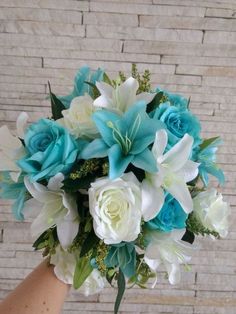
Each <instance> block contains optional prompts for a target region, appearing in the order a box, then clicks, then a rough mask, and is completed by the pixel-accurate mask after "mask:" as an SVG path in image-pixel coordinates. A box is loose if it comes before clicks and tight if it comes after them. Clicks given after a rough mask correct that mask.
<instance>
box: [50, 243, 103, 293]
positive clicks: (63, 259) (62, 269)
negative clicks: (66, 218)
mask: <svg viewBox="0 0 236 314" xmlns="http://www.w3.org/2000/svg"><path fill="white" fill-rule="evenodd" d="M50 263H51V264H53V265H54V266H55V267H54V273H55V275H56V277H57V278H58V279H59V280H61V281H63V282H64V283H66V284H69V285H72V284H73V278H74V273H75V267H76V257H75V254H73V253H69V252H68V251H66V250H64V249H63V248H62V247H61V246H60V245H58V246H57V247H56V252H55V254H53V255H52V256H51V260H50ZM104 286H105V281H104V278H103V277H102V276H101V274H100V272H99V271H98V270H97V269H94V270H93V271H92V272H91V274H90V275H89V276H88V277H87V278H86V280H85V281H84V283H83V284H82V286H81V287H80V288H79V289H78V290H76V291H77V292H79V293H83V294H84V295H85V296H89V295H91V294H95V293H98V292H99V291H101V290H102V289H103V288H104Z"/></svg>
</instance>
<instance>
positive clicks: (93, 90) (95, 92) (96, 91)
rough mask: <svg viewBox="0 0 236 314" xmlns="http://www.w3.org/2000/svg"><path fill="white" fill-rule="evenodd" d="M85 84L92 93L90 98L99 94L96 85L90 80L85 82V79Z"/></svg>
mask: <svg viewBox="0 0 236 314" xmlns="http://www.w3.org/2000/svg"><path fill="white" fill-rule="evenodd" d="M84 83H85V84H88V85H89V86H90V87H91V93H92V95H91V96H92V98H93V99H96V98H97V97H99V96H100V92H99V90H98V88H97V86H96V85H95V84H93V83H91V82H87V81H84Z"/></svg>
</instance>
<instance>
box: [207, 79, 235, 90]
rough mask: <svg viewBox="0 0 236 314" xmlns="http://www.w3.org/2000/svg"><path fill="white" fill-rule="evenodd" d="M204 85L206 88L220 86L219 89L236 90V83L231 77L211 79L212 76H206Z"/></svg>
mask: <svg viewBox="0 0 236 314" xmlns="http://www.w3.org/2000/svg"><path fill="white" fill-rule="evenodd" d="M202 83H203V85H206V86H215V87H216V86H219V87H222V86H223V87H224V86H225V87H232V88H235V87H236V82H235V80H233V79H232V78H230V77H227V76H225V77H217V76H216V77H214V76H213V77H211V76H205V77H204V78H203V82H202Z"/></svg>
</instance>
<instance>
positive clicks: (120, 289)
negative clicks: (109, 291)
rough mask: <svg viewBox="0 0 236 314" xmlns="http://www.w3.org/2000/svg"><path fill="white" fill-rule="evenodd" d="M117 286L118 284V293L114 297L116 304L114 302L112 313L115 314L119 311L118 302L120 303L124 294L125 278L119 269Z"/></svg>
mask: <svg viewBox="0 0 236 314" xmlns="http://www.w3.org/2000/svg"><path fill="white" fill-rule="evenodd" d="M117 284H118V293H117V296H116V302H115V306H114V313H115V314H117V313H118V311H119V307H120V302H121V300H122V297H123V295H124V292H125V276H124V274H123V272H122V271H121V269H119V273H118V279H117Z"/></svg>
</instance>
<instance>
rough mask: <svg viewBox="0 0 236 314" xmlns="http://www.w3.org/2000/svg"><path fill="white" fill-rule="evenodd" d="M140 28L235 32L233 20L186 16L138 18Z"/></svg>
mask: <svg viewBox="0 0 236 314" xmlns="http://www.w3.org/2000/svg"><path fill="white" fill-rule="evenodd" d="M140 26H142V27H153V28H156V27H157V28H167V29H168V28H170V29H190V30H194V29H198V30H218V31H231V32H232V31H235V30H236V23H235V20H230V19H223V18H217V19H214V18H207V17H205V18H201V17H200V18H199V17H186V16H181V17H180V16H173V17H171V18H167V17H166V16H150V15H141V16H140Z"/></svg>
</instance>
